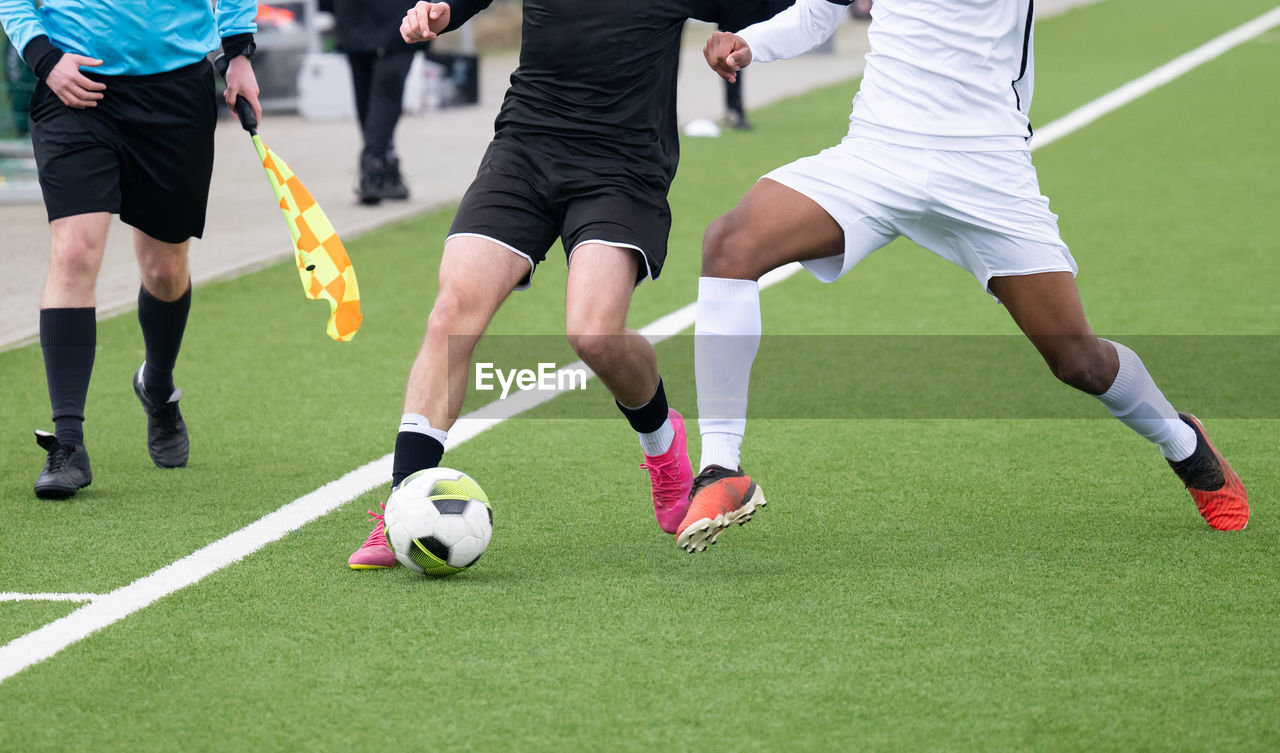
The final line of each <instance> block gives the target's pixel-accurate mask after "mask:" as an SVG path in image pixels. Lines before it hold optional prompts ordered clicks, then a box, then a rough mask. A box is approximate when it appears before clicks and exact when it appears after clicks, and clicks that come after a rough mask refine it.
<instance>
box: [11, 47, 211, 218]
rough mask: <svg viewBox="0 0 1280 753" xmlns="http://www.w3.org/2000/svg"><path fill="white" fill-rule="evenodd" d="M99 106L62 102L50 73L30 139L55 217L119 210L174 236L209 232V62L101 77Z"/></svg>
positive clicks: (34, 106)
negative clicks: (144, 73) (164, 70)
mask: <svg viewBox="0 0 1280 753" xmlns="http://www.w3.org/2000/svg"><path fill="white" fill-rule="evenodd" d="M82 72H83V73H84V74H85V75H86V76H88V77H89V78H92V79H94V80H96V81H101V82H102V83H104V84H106V85H107V88H106V89H105V90H103V92H102V99H101V100H99V101H98V105H97V107H89V108H85V109H83V110H77V109H73V108H70V107H67V106H66V105H64V104H62V100H60V99H58V95H56V94H54V93H53V92H52V91H50V90H49V88H48V87H47V86H45V84H44V82H41V83H40V84H39V85H37V86H36V89H35V92H34V93H33V94H32V97H31V142H32V144H33V146H34V147H35V155H36V167H37V169H38V171H39V178H40V190H41V192H42V193H43V194H44V204H45V209H46V210H47V211H48V214H49V221H50V222H53V221H54V220H57V219H61V218H63V217H70V216H72V215H77V214H86V213H89V212H111V213H114V214H119V215H120V219H122V220H124V221H125V222H126V223H128V224H129V225H132V226H133V227H136V228H138V229H139V230H141V231H142V232H144V233H146V234H147V235H149V236H151V237H152V238H156V239H158V240H161V241H164V242H166V243H181V242H183V241H185V240H187V239H188V238H190V237H192V236H195V237H197V238H198V237H200V235H201V234H203V233H204V221H205V208H206V206H207V204H208V201H209V179H210V177H211V176H212V175H213V130H214V127H215V125H216V123H217V117H218V111H217V93H216V92H215V90H214V82H213V66H211V65H210V64H209V63H208V61H204V60H202V61H200V62H199V63H196V64H194V65H189V66H186V67H184V68H179V69H177V70H174V71H169V72H167V73H157V74H154V75H150V76H98V75H94V74H93V73H92V72H90V71H88V70H82Z"/></svg>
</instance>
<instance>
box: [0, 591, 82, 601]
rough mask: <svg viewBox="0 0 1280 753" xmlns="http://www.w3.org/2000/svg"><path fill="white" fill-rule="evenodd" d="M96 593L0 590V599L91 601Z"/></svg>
mask: <svg viewBox="0 0 1280 753" xmlns="http://www.w3.org/2000/svg"><path fill="white" fill-rule="evenodd" d="M98 596H99V595H98V594H50V593H44V594H21V593H15V592H13V591H0V601H93V600H94V599H96V598H98Z"/></svg>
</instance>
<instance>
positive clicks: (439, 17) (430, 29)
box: [400, 2, 449, 44]
mask: <svg viewBox="0 0 1280 753" xmlns="http://www.w3.org/2000/svg"><path fill="white" fill-rule="evenodd" d="M448 25H449V4H448V3H428V2H419V3H418V4H417V5H415V6H413V7H412V8H410V9H409V12H408V13H406V14H404V20H403V21H401V22H400V37H401V38H402V39H404V41H405V42H406V43H407V44H417V43H418V42H427V41H430V40H432V39H435V38H436V37H437V36H439V35H440V32H442V31H444V30H445V27H447V26H448Z"/></svg>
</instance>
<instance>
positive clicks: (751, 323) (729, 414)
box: [693, 277, 761, 470]
mask: <svg viewBox="0 0 1280 753" xmlns="http://www.w3.org/2000/svg"><path fill="white" fill-rule="evenodd" d="M760 331H761V325H760V283H758V282H756V281H755V280H732V279H725V278H721V277H701V278H699V279H698V311H697V323H696V324H695V325H694V329H693V332H694V339H693V363H694V375H695V379H696V381H697V385H698V430H699V431H700V432H701V434H702V457H701V458H700V460H699V464H698V468H699V469H700V470H701V469H703V468H706V467H707V466H708V465H713V464H714V465H719V466H723V467H725V468H733V469H736V468H738V466H739V465H740V462H739V450H740V448H741V447H742V436H743V434H745V433H746V430H747V392H748V385H749V383H750V381H751V364H752V362H754V361H755V359H756V352H757V351H758V350H759V349H760Z"/></svg>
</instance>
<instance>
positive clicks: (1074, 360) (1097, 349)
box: [1044, 339, 1115, 395]
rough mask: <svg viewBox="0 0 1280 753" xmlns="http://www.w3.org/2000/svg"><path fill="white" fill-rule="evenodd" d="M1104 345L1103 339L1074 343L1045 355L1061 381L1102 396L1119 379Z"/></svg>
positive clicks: (1052, 370) (1046, 360)
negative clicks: (1103, 347) (1104, 350)
mask: <svg viewBox="0 0 1280 753" xmlns="http://www.w3.org/2000/svg"><path fill="white" fill-rule="evenodd" d="M1101 345H1102V344H1101V341H1098V340H1096V339H1095V340H1093V342H1092V343H1080V344H1076V343H1072V344H1070V345H1066V346H1063V347H1059V348H1056V349H1055V350H1054V351H1053V352H1051V353H1046V354H1044V360H1045V363H1046V364H1048V366H1049V370H1050V371H1051V372H1053V376H1054V377H1056V378H1057V379H1058V381H1060V382H1062V383H1063V384H1066V385H1069V386H1071V387H1074V388H1076V389H1078V390H1081V391H1083V392H1088V393H1090V394H1093V395H1101V394H1102V393H1104V392H1106V391H1107V389H1108V388H1109V387H1110V386H1111V382H1112V381H1114V378H1115V373H1114V372H1113V371H1112V369H1111V365H1110V362H1109V360H1108V359H1107V358H1106V357H1105V355H1104V353H1103V351H1102V348H1101Z"/></svg>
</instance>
